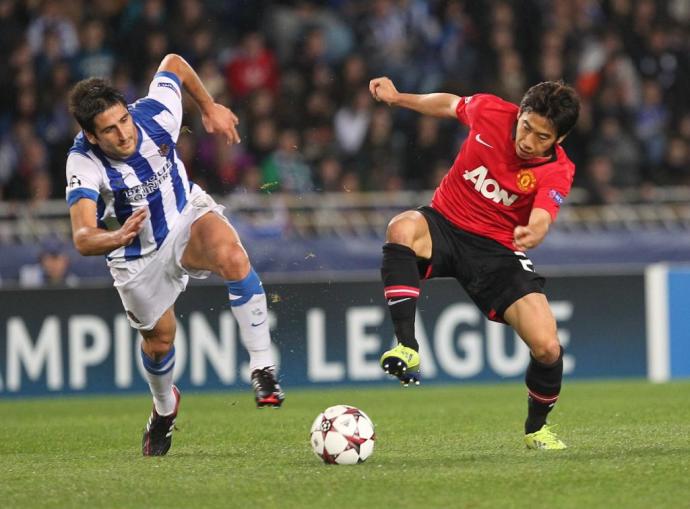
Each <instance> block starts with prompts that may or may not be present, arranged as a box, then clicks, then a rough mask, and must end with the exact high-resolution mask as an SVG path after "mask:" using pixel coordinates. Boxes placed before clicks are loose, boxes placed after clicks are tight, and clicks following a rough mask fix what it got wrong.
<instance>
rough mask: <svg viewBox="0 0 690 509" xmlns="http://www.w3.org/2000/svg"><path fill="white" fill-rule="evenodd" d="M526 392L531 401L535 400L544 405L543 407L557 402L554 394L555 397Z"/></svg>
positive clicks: (556, 396)
mask: <svg viewBox="0 0 690 509" xmlns="http://www.w3.org/2000/svg"><path fill="white" fill-rule="evenodd" d="M527 392H528V393H529V395H530V396H531V397H532V399H535V400H537V401H538V402H539V403H544V404H545V405H549V404H551V403H555V402H556V401H558V394H556V395H555V396H544V395H543V394H537V393H536V392H534V391H531V390H529V389H527Z"/></svg>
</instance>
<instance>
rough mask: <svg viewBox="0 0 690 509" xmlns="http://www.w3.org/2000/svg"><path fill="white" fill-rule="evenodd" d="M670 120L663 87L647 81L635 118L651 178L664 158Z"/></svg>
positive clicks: (636, 131) (644, 161) (645, 162)
mask: <svg viewBox="0 0 690 509" xmlns="http://www.w3.org/2000/svg"><path fill="white" fill-rule="evenodd" d="M668 120H669V111H668V109H667V108H666V106H665V105H664V103H663V97H662V90H661V87H660V86H659V84H658V83H656V82H654V81H646V82H645V83H644V86H643V89H642V104H641V105H640V107H639V108H638V110H637V114H636V116H635V134H637V138H638V139H639V140H640V141H641V142H642V151H643V156H644V159H643V163H644V166H645V168H646V169H647V172H646V173H647V174H648V175H650V176H651V175H652V174H653V173H654V172H655V170H657V169H658V167H659V164H661V160H662V158H663V157H664V149H665V147H666V134H665V132H666V126H667V122H668Z"/></svg>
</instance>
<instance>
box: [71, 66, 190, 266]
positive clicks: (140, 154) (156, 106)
mask: <svg viewBox="0 0 690 509" xmlns="http://www.w3.org/2000/svg"><path fill="white" fill-rule="evenodd" d="M181 94H182V91H181V87H180V80H179V78H178V77H177V76H176V75H175V74H174V73H171V72H167V71H164V72H159V73H157V74H156V75H155V76H154V78H153V81H152V82H151V85H150V86H149V92H148V95H147V96H146V97H144V98H142V99H139V100H138V101H137V102H135V103H134V104H130V105H129V106H128V109H129V112H130V113H131V115H132V119H133V121H134V124H135V126H136V129H137V132H138V141H137V150H136V152H135V153H134V154H132V155H131V156H130V157H128V158H127V159H123V160H117V159H110V158H109V157H108V156H106V155H105V154H104V153H103V151H102V150H101V149H100V148H99V147H98V146H97V145H92V144H91V143H89V141H88V140H87V138H86V137H85V136H84V135H83V133H79V134H78V135H77V136H76V137H75V138H74V144H73V145H72V148H70V150H69V155H68V157H67V189H66V195H67V203H68V204H69V205H70V206H72V205H73V204H74V203H76V202H77V201H79V200H80V199H82V198H87V199H90V200H93V201H95V202H96V203H97V214H98V226H99V227H101V228H106V229H110V230H115V229H118V228H119V227H120V226H121V225H122V224H123V223H124V222H125V220H126V219H127V218H128V217H129V216H130V215H131V214H132V213H133V212H134V211H135V210H137V209H138V208H140V207H148V208H149V220H148V221H146V222H145V224H144V228H143V229H142V231H141V232H140V233H139V236H138V237H137V238H135V239H134V242H132V244H130V245H129V246H126V247H121V248H118V249H116V250H114V251H112V252H110V253H109V254H108V260H109V261H111V262H113V263H117V262H118V261H125V260H134V259H137V258H140V257H142V256H144V255H147V254H149V253H152V252H153V251H155V250H157V249H158V248H159V247H160V246H161V244H162V243H163V241H164V240H165V238H166V236H167V235H168V232H169V231H170V230H171V229H172V227H173V225H174V224H175V221H176V220H177V218H178V217H179V215H180V212H181V211H182V209H183V208H184V206H185V204H186V203H187V199H188V197H189V193H190V190H191V186H192V185H193V184H191V183H190V182H189V180H188V178H187V171H186V170H185V167H184V164H183V163H182V161H181V160H180V159H179V157H178V156H177V151H176V150H175V143H176V142H177V138H178V136H179V134H180V127H181V124H182V97H181Z"/></svg>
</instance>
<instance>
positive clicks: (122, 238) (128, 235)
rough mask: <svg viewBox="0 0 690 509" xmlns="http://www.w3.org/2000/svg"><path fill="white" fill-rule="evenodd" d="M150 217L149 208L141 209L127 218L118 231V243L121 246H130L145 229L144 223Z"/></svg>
mask: <svg viewBox="0 0 690 509" xmlns="http://www.w3.org/2000/svg"><path fill="white" fill-rule="evenodd" d="M148 217H149V214H148V208H147V207H141V208H140V209H137V210H136V211H134V213H133V214H132V215H131V216H129V217H128V218H127V220H126V221H125V223H124V224H123V225H122V227H121V228H120V229H119V230H117V232H116V233H117V235H118V242H119V244H120V245H121V246H129V245H130V244H131V243H132V242H134V239H135V238H136V236H137V235H139V232H140V231H141V230H142V228H144V221H146V220H147V219H148Z"/></svg>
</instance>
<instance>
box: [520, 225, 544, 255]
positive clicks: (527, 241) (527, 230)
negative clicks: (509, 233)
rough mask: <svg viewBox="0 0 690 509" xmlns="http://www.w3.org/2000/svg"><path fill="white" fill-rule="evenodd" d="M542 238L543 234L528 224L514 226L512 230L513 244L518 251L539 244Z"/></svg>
mask: <svg viewBox="0 0 690 509" xmlns="http://www.w3.org/2000/svg"><path fill="white" fill-rule="evenodd" d="M543 238H544V235H543V234H540V233H537V232H536V231H535V230H534V228H532V227H530V226H516V227H515V230H514V231H513V245H515V247H516V248H517V249H518V250H519V251H526V250H527V249H532V248H533V247H536V246H537V245H539V243H540V242H541V241H542V239H543Z"/></svg>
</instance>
